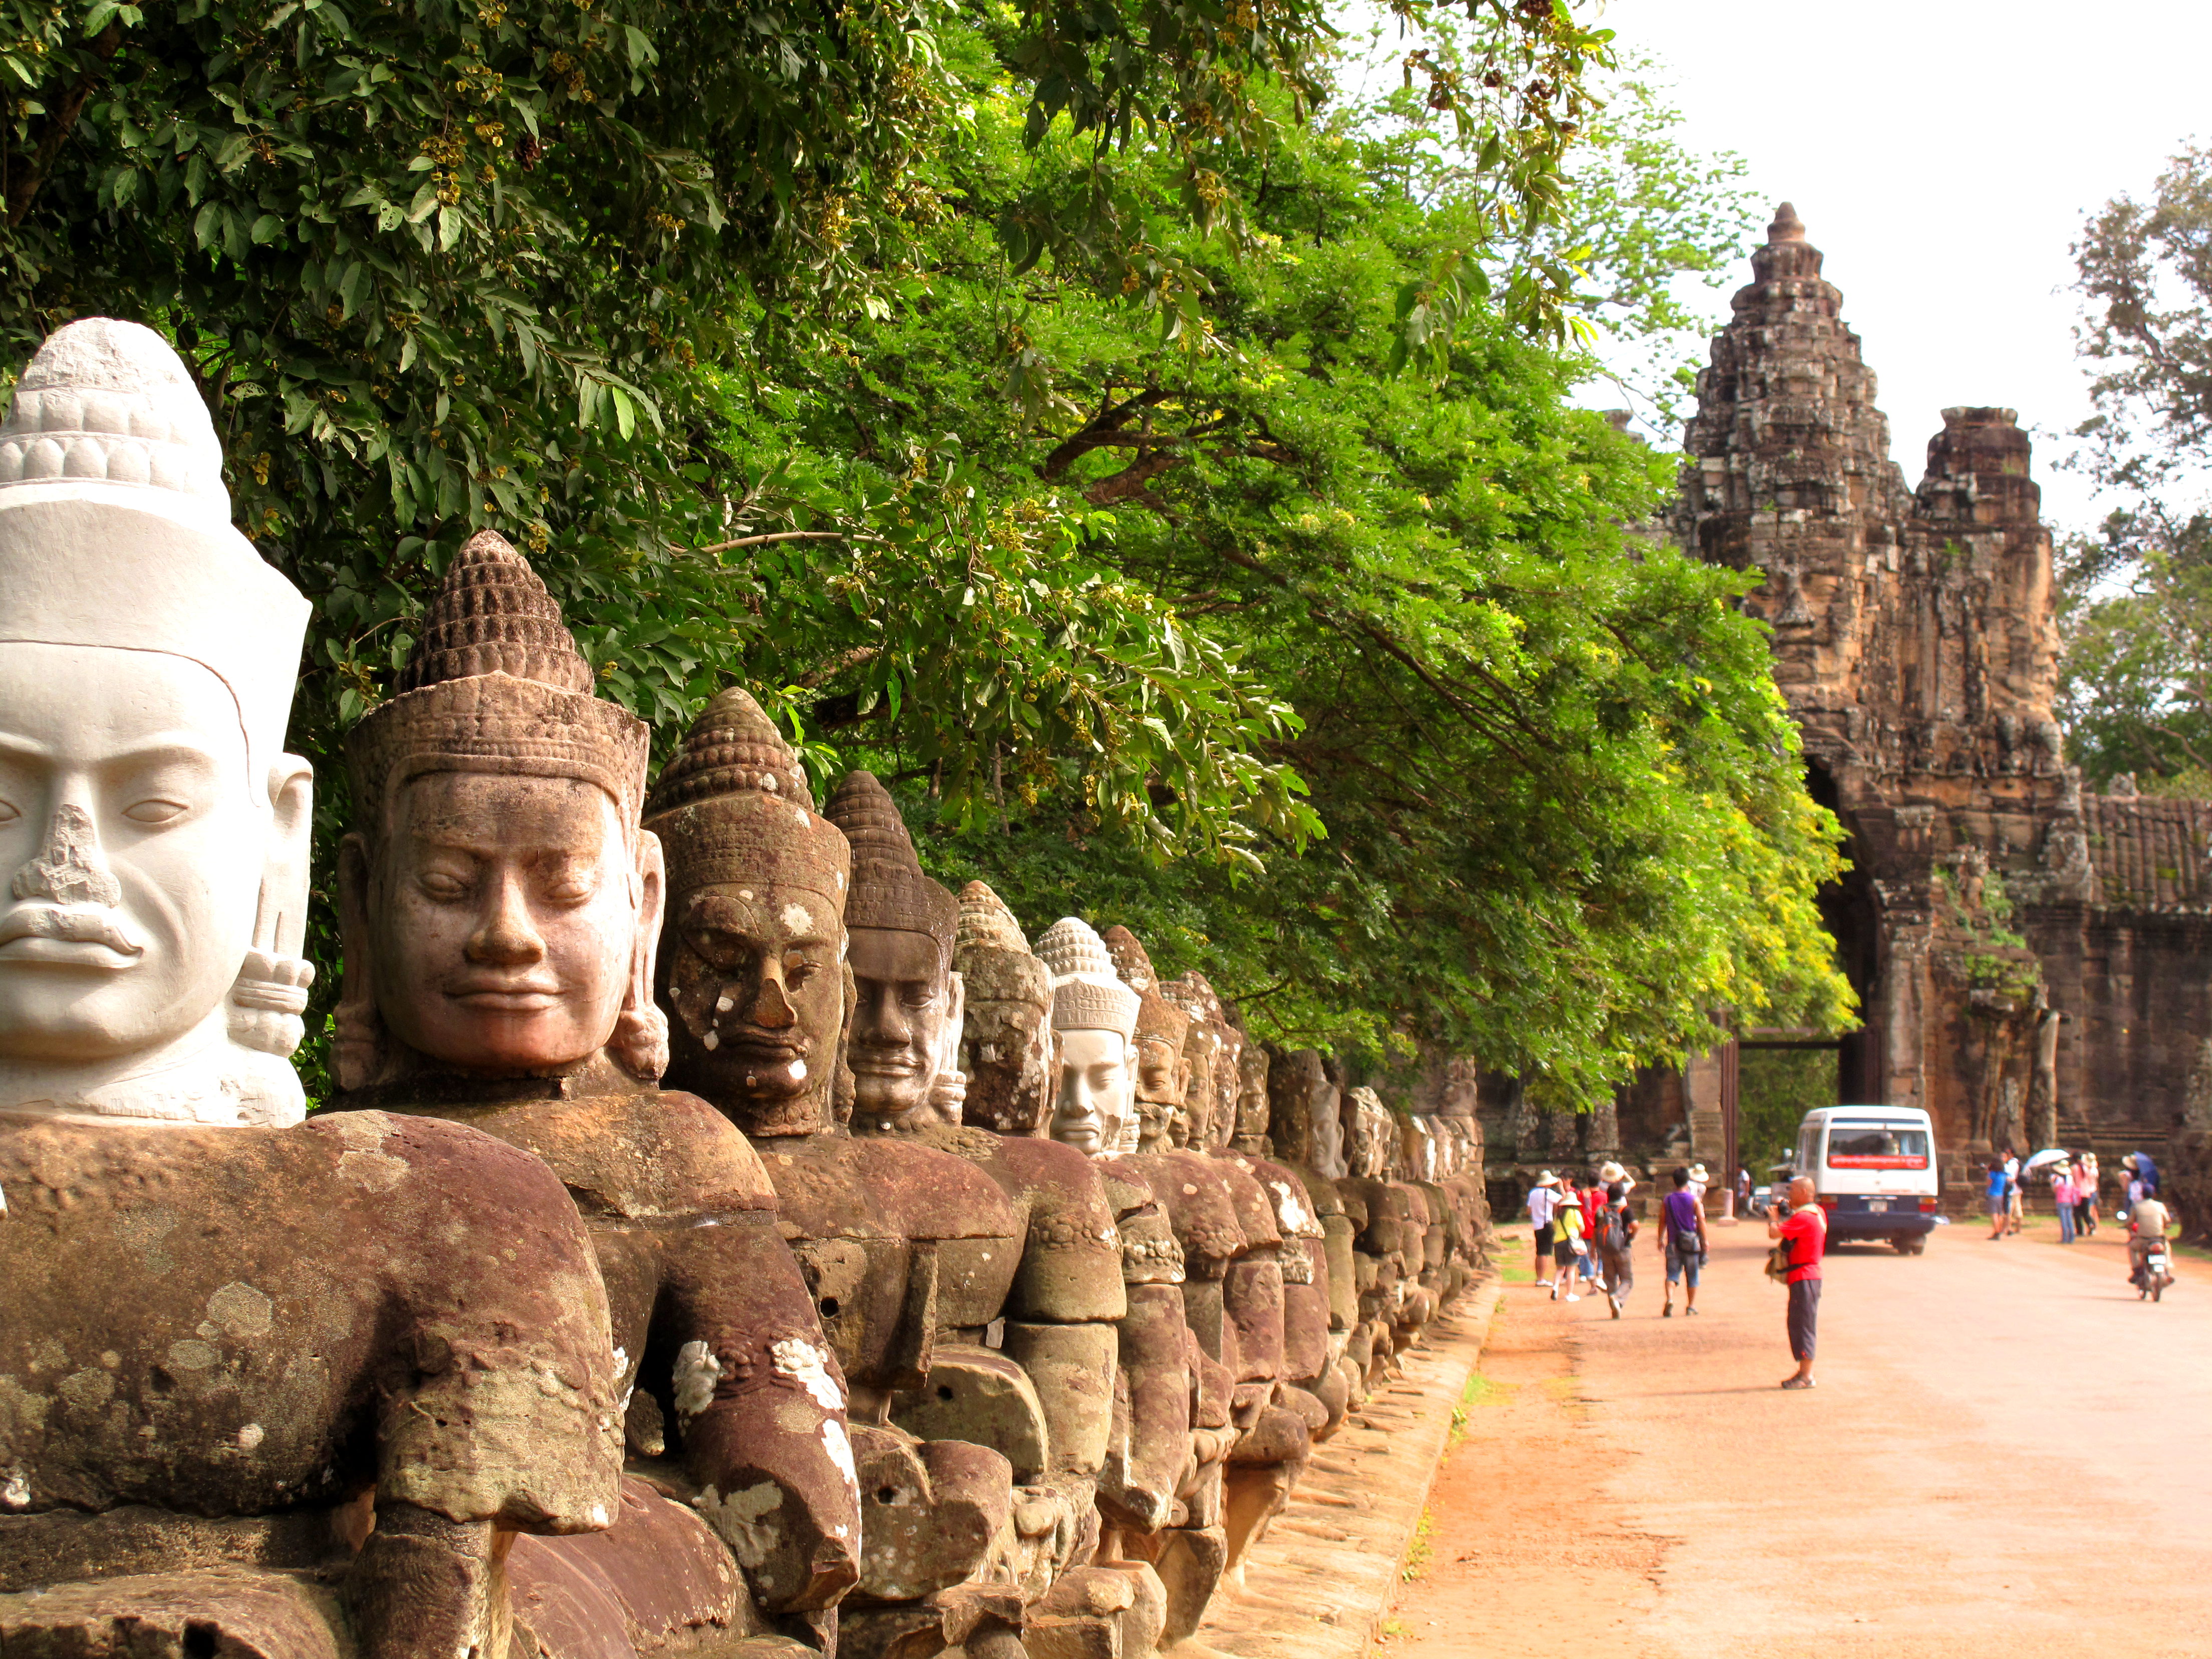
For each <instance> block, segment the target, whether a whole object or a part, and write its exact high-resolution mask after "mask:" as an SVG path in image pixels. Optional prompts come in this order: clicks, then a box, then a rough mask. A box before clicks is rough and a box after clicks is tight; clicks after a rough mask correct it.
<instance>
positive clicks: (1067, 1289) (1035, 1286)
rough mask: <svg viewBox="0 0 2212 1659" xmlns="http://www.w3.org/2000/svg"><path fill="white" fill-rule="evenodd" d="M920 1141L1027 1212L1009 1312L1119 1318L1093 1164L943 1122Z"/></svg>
mask: <svg viewBox="0 0 2212 1659" xmlns="http://www.w3.org/2000/svg"><path fill="white" fill-rule="evenodd" d="M921 1139H922V1141H923V1142H924V1144H925V1145H927V1146H937V1147H939V1148H940V1149H942V1150H945V1151H947V1152H952V1153H953V1154H954V1155H955V1156H956V1157H959V1158H966V1159H968V1160H969V1162H970V1163H972V1164H975V1167H976V1168H978V1169H980V1170H982V1171H983V1172H984V1173H985V1174H987V1175H988V1176H990V1177H991V1179H992V1180H993V1181H994V1182H997V1183H998V1185H999V1187H1000V1189H1001V1190H1002V1191H1004V1192H1005V1193H1006V1196H1007V1197H1008V1199H1009V1200H1012V1202H1013V1203H1015V1204H1016V1205H1018V1206H1021V1207H1022V1208H1023V1210H1024V1212H1026V1214H1027V1216H1028V1221H1029V1230H1028V1248H1027V1249H1025V1250H1024V1253H1023V1256H1022V1270H1021V1272H1020V1273H1019V1274H1018V1277H1017V1278H1016V1279H1015V1281H1014V1298H1013V1301H1012V1304H1010V1306H1009V1309H1008V1311H1009V1312H1012V1313H1013V1314H1015V1315H1016V1316H1024V1317H1030V1318H1037V1319H1048V1320H1082V1319H1119V1318H1121V1316H1122V1314H1123V1312H1124V1311H1125V1310H1126V1304H1125V1302H1124V1299H1123V1297H1122V1293H1121V1282H1122V1281H1121V1238H1120V1236H1119V1234H1118V1232H1117V1231H1116V1230H1115V1211H1114V1206H1113V1204H1112V1202H1111V1200H1109V1196H1108V1194H1107V1191H1106V1183H1105V1182H1104V1180H1103V1178H1102V1177H1101V1176H1100V1174H1099V1170H1098V1166H1097V1164H1095V1163H1094V1162H1093V1161H1092V1160H1091V1159H1090V1158H1085V1156H1084V1155H1083V1154H1082V1153H1081V1152H1078V1151H1076V1150H1075V1148H1073V1146H1061V1145H1060V1143H1059V1142H1058V1141H1056V1140H1045V1139H1037V1138H1033V1137H1030V1136H1027V1135H1000V1134H993V1133H991V1132H990V1131H989V1130H987V1129H970V1128H963V1127H941V1128H935V1129H930V1130H927V1131H925V1132H924V1133H923V1134H922V1136H921Z"/></svg>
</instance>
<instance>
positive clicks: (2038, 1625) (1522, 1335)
mask: <svg viewBox="0 0 2212 1659" xmlns="http://www.w3.org/2000/svg"><path fill="white" fill-rule="evenodd" d="M1526 1231H1527V1230H1526V1229H1525V1228H1523V1229H1522V1230H1521V1237H1519V1238H1518V1239H1517V1240H1516V1247H1517V1249H1518V1250H1519V1251H1520V1256H1519V1259H1520V1260H1522V1261H1526V1260H1527V1249H1528V1246H1527V1243H1526ZM1983 1231H1984V1230H1983V1229H1978V1228H1975V1227H1972V1226H1969V1225H1960V1226H1955V1227H1949V1228H1944V1229H1941V1230H1939V1231H1938V1232H1937V1234H1936V1237H1935V1239H1934V1241H1933V1242H1932V1243H1930V1245H1929V1250H1928V1254H1927V1255H1924V1256H1921V1257H1917V1258H1913V1259H1906V1258H1903V1257H1899V1256H1898V1255H1895V1254H1894V1253H1893V1252H1892V1251H1890V1250H1889V1249H1886V1248H1884V1249H1850V1250H1844V1251H1841V1252H1838V1254H1836V1255H1832V1256H1831V1257H1830V1259H1829V1266H1828V1280H1827V1288H1826V1291H1825V1292H1824V1297H1823V1306H1822V1309H1821V1316H1820V1320H1821V1330H1820V1362H1819V1366H1818V1370H1817V1371H1816V1375H1817V1376H1818V1378H1819V1382H1820V1386H1819V1388H1818V1389H1814V1390H1813V1391H1812V1392H1810V1393H1784V1392H1783V1391H1781V1390H1780V1389H1778V1388H1777V1387H1776V1386H1775V1385H1776V1383H1778V1382H1779V1381H1780V1379H1781V1378H1782V1376H1784V1374H1785V1373H1786V1372H1787V1371H1788V1370H1789V1369H1790V1362H1789V1358H1788V1350H1787V1345H1786V1343H1785V1341H1784V1337H1783V1331H1782V1308H1783V1293H1782V1291H1781V1288H1780V1287H1779V1286H1778V1285H1771V1284H1769V1283H1768V1282H1767V1281H1766V1280H1765V1279H1764V1278H1763V1277H1762V1276H1761V1274H1760V1272H1759V1267H1760V1262H1761V1259H1762V1257H1763V1255H1764V1251H1765V1229H1764V1227H1763V1226H1760V1225H1757V1224H1750V1225H1741V1226H1736V1227H1732V1228H1716V1229H1715V1230H1714V1233H1713V1237H1714V1242H1715V1244H1716V1247H1717V1248H1716V1250H1715V1255H1714V1260H1713V1262H1712V1264H1711V1267H1709V1268H1708V1270H1707V1273H1706V1279H1705V1289H1704V1291H1701V1293H1700V1295H1699V1308H1700V1314H1699V1317H1697V1318H1695V1319H1686V1318H1684V1317H1683V1316H1681V1314H1680V1309H1679V1307H1678V1308H1677V1311H1676V1316H1675V1317H1674V1318H1672V1319H1668V1320H1662V1319H1661V1318H1660V1317H1659V1316H1658V1314H1659V1304H1660V1294H1659V1293H1660V1285H1661V1279H1662V1274H1661V1273H1660V1271H1659V1260H1658V1255H1657V1253H1656V1251H1655V1250H1652V1249H1650V1248H1649V1245H1650V1233H1649V1231H1647V1232H1646V1235H1645V1237H1644V1239H1643V1240H1642V1241H1640V1243H1641V1244H1642V1245H1643V1246H1644V1247H1645V1248H1644V1249H1642V1251H1641V1253H1640V1255H1639V1258H1638V1269H1639V1278H1638V1285H1637V1287H1636V1290H1635V1292H1634V1294H1633V1295H1632V1297H1631V1299H1630V1301H1629V1304H1628V1308H1627V1312H1626V1316H1625V1317H1624V1318H1622V1319H1620V1320H1619V1321H1614V1320H1613V1319H1611V1318H1609V1317H1608V1316H1607V1309H1606V1304H1605V1301H1604V1298H1602V1297H1597V1298H1595V1299H1591V1298H1585V1299H1584V1300H1583V1302H1581V1303H1579V1304H1573V1305H1570V1304H1566V1303H1564V1302H1561V1303H1553V1302H1551V1301H1548V1300H1547V1299H1546V1297H1545V1294H1544V1292H1543V1291H1539V1290H1537V1289H1535V1288H1534V1287H1533V1286H1530V1285H1513V1286H1511V1287H1510V1288H1509V1290H1508V1291H1507V1295H1506V1307H1505V1309H1504V1310H1501V1313H1500V1316H1499V1320H1498V1325H1497V1327H1496V1328H1495V1332H1494V1334H1493V1335H1492V1340H1491V1345H1490V1347H1489V1349H1488V1350H1487V1351H1486V1355H1485V1358H1484V1360H1483V1366H1482V1375H1481V1376H1480V1379H1479V1380H1478V1383H1477V1387H1476V1390H1475V1394H1474V1398H1473V1400H1472V1401H1471V1402H1470V1404H1469V1406H1468V1430H1467V1437H1466V1439H1465V1440H1464V1441H1463V1442H1462V1443H1461V1444H1460V1446H1459V1447H1458V1449H1456V1450H1455V1452H1454V1453H1453V1454H1452V1455H1451V1457H1450V1460H1449V1462H1448V1463H1447V1464H1446V1466H1445V1468H1444V1472H1443V1475H1442V1477H1441V1478H1440V1479H1439V1480H1438V1481H1437V1487H1436V1491H1435V1493H1434V1495H1433V1497H1432V1498H1431V1520H1432V1525H1431V1531H1430V1533H1429V1535H1428V1541H1427V1543H1426V1544H1425V1547H1424V1551H1423V1557H1422V1560H1421V1562H1420V1564H1419V1569H1418V1570H1419V1577H1417V1578H1416V1579H1415V1580H1414V1581H1413V1582H1412V1583H1408V1584H1407V1586H1406V1587H1405V1589H1404V1592H1403V1594H1402V1595H1401V1598H1400V1602H1399V1607H1398V1610H1397V1613H1396V1617H1395V1621H1394V1624H1393V1626H1389V1627H1387V1628H1389V1630H1390V1632H1391V1635H1390V1638H1389V1640H1388V1642H1387V1644H1386V1653H1387V1655H1388V1656H1389V1659H1447V1656H1449V1659H1469V1656H1475V1655H1489V1654H1498V1655H1510V1656H1515V1659H1521V1656H1529V1659H1549V1656H1552V1655H1554V1654H1558V1653H1560V1652H1563V1651H1567V1650H1577V1651H1583V1652H1606V1651H1623V1650H1632V1651H1635V1652H1637V1653H1639V1654H1654V1655H1660V1656H1666V1659H1677V1656H1679V1659H1691V1656H1697V1659H1726V1656H1733V1655H1739V1654H1741V1655H1756V1656H1761V1659H1794V1656H1798V1655H1814V1654H1817V1655H1820V1656H1821V1659H1952V1656H1960V1659H1965V1656H1973V1659H2042V1656H2046V1655H2047V1656H2052V1659H2057V1656H2061V1655H2063V1656H2065V1659H2077V1656H2081V1655H2083V1654H2111V1653H2120V1654H2124V1655H2127V1656H2129V1659H2149V1656H2160V1659H2163V1656H2167V1655H2212V1499H2208V1498H2207V1493H2208V1492H2212V1267H2208V1266H2205V1265H2203V1264H2197V1263H2191V1262H2187V1261H2185V1262H2183V1263H2182V1264H2181V1265H2180V1269H2179V1271H2180V1273H2181V1274H2182V1278H2181V1281H2180V1283H2179V1285H2177V1286H2176V1287H2175V1288H2174V1289H2173V1290H2172V1291H2169V1292H2168V1293H2167V1296H2166V1301H2165V1302H2164V1303H2163V1304H2160V1305H2157V1306H2152V1305H2149V1304H2141V1303H2138V1302H2137V1301H2136V1297H2135V1293H2134V1291H2130V1290H2129V1289H2128V1288H2127V1287H2126V1285H2124V1283H2123V1282H2122V1281H2123V1279H2124V1273H2125V1268H2124V1255H2123V1252H2122V1250H2121V1249H2120V1247H2119V1245H2118V1242H2117V1234H2116V1233H2115V1231H2113V1230H2112V1229H2111V1228H2110V1227H2107V1228H2106V1230H2105V1231H2103V1232H2101V1233H2100V1235H2099V1236H2098V1237H2097V1238H2096V1239H2095V1240H2093V1241H2092V1242H2090V1243H2086V1244H2081V1245H2075V1246H2074V1247H2073V1248H2071V1249H2061V1248H2060V1247H2059V1246H2058V1244H2057V1242H2056V1240H2057V1235H2056V1232H2055V1231H2053V1229H2052V1227H2051V1224H2049V1223H2047V1222H2046V1223H2045V1224H2043V1225H2042V1227H2041V1229H2040V1231H2039V1232H2036V1233H2033V1234H2032V1235H2031V1236H2030V1237H2025V1238H2018V1239H2009V1240H2006V1241H2004V1242H2002V1243H1988V1242H1986V1241H1985V1240H1984V1238H1983V1237H1981V1234H1982V1232H1983Z"/></svg>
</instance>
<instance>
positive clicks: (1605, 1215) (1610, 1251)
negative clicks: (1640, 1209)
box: [1597, 1164, 1637, 1319]
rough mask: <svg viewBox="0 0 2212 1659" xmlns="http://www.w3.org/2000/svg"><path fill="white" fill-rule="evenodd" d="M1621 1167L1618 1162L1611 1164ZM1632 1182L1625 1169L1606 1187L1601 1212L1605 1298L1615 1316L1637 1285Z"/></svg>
mask: <svg viewBox="0 0 2212 1659" xmlns="http://www.w3.org/2000/svg"><path fill="white" fill-rule="evenodd" d="M1608 1167H1609V1168H1614V1169H1618V1168H1619V1167H1620V1166H1619V1165H1618V1164H1613V1165H1609V1166H1608ZM1631 1185H1632V1183H1631V1182H1630V1181H1629V1180H1628V1177H1627V1174H1626V1171H1623V1173H1622V1176H1621V1178H1620V1180H1618V1181H1615V1182H1610V1183H1609V1184H1608V1185H1607V1188H1606V1189H1605V1207H1604V1208H1602V1209H1601V1210H1600V1211H1599V1212H1598V1217H1599V1222H1598V1231H1597V1241H1598V1250H1599V1253H1600V1254H1601V1256H1602V1257H1603V1258H1604V1262H1605V1299H1606V1303H1607V1305H1608V1306H1609V1307H1611V1308H1612V1310H1613V1317H1614V1318H1615V1319H1618V1318H1620V1310H1621V1306H1622V1304H1625V1303H1626V1301H1627V1300H1628V1293H1629V1292H1630V1291H1632V1290H1634V1289H1635V1288H1636V1262H1635V1260H1634V1258H1635V1254H1636V1253H1635V1251H1634V1250H1633V1249H1632V1248H1631V1246H1632V1245H1633V1244H1634V1243H1636V1231H1637V1228H1636V1218H1635V1217H1634V1216H1632V1215H1631V1214H1630V1213H1629V1212H1628V1189H1629V1187H1630V1186H1631Z"/></svg>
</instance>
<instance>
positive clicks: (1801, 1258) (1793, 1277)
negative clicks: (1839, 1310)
mask: <svg viewBox="0 0 2212 1659" xmlns="http://www.w3.org/2000/svg"><path fill="white" fill-rule="evenodd" d="M1766 1236H1767V1237H1769V1238H1778V1239H1781V1240H1783V1241H1784V1243H1787V1244H1788V1245H1789V1247H1790V1311H1789V1313H1788V1315H1787V1316H1786V1321H1785V1322H1786V1324H1787V1326H1788V1328H1789V1332H1790V1358H1792V1359H1795V1360H1796V1362H1797V1369H1796V1370H1794V1371H1792V1372H1791V1373H1790V1375H1789V1376H1785V1377H1784V1378H1783V1379H1782V1386H1783V1387H1784V1388H1785V1389H1809V1388H1811V1387H1812V1386H1813V1351H1814V1347H1815V1346H1816V1345H1817V1340H1818V1338H1819V1335H1820V1277H1821V1271H1820V1258H1821V1257H1822V1256H1824V1255H1826V1254H1827V1253H1828V1217H1827V1212H1826V1211H1824V1210H1822V1209H1821V1208H1820V1206H1819V1205H1817V1204H1815V1203H1814V1201H1813V1178H1812V1177H1811V1176H1798V1177H1797V1178H1796V1180H1795V1181H1793V1182H1790V1214H1789V1217H1788V1218H1787V1219H1783V1218H1778V1217H1776V1216H1774V1215H1772V1214H1769V1215H1768V1217H1767V1218H1766Z"/></svg>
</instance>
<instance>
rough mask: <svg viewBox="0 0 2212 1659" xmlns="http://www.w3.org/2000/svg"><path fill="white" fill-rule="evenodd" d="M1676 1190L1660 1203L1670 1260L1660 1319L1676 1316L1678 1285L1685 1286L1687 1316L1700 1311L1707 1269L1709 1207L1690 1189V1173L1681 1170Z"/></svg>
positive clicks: (1662, 1239) (1662, 1237) (1662, 1241)
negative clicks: (1700, 1286)
mask: <svg viewBox="0 0 2212 1659" xmlns="http://www.w3.org/2000/svg"><path fill="white" fill-rule="evenodd" d="M1672 1179H1673V1181H1674V1191H1673V1192H1671V1193H1669V1194H1667V1196H1666V1197H1665V1198H1664V1199H1662V1200H1660V1204H1659V1249H1660V1253H1661V1254H1662V1255H1664V1256H1665V1257H1666V1259H1667V1300H1666V1302H1665V1303H1664V1304H1662V1306H1661V1308H1660V1310H1659V1317H1660V1318H1662V1319H1672V1318H1673V1317H1674V1286H1675V1285H1676V1284H1677V1283H1680V1285H1681V1286H1682V1313H1683V1316H1685V1317H1687V1316H1689V1315H1691V1314H1693V1313H1695V1312H1697V1310H1698V1279H1699V1275H1700V1274H1701V1273H1704V1271H1705V1243H1706V1239H1705V1206H1704V1205H1702V1204H1700V1203H1699V1202H1698V1195H1697V1194H1695V1193H1693V1192H1692V1191H1691V1190H1690V1172H1689V1171H1688V1170H1675V1171H1674V1176H1673V1177H1672Z"/></svg>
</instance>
